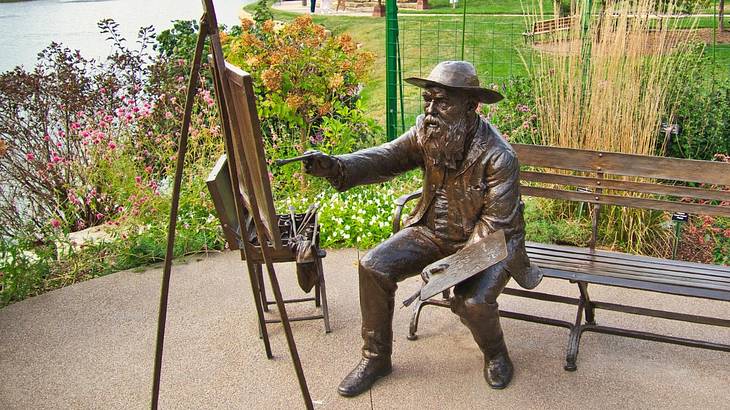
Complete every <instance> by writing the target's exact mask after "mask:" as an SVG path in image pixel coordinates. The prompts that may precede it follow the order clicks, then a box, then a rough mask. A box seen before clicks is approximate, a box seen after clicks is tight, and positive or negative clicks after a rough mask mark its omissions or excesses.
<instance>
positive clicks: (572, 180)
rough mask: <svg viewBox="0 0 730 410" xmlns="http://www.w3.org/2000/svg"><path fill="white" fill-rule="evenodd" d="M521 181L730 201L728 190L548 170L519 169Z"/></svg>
mask: <svg viewBox="0 0 730 410" xmlns="http://www.w3.org/2000/svg"><path fill="white" fill-rule="evenodd" d="M520 179H522V180H523V181H530V182H540V183H546V184H561V185H571V186H580V187H586V188H603V189H615V190H621V191H631V192H641V193H645V194H656V195H670V196H675V197H681V198H684V197H687V198H694V199H710V200H717V201H730V191H717V190H713V189H702V188H693V187H685V186H677V185H663V184H653V183H648V182H633V181H622V180H616V179H607V178H592V177H583V176H577V175H561V174H553V173H549V172H535V171H520Z"/></svg>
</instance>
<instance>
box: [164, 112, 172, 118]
mask: <svg viewBox="0 0 730 410" xmlns="http://www.w3.org/2000/svg"><path fill="white" fill-rule="evenodd" d="M165 118H167V119H168V120H169V119H170V118H172V113H171V112H170V111H168V112H166V113H165Z"/></svg>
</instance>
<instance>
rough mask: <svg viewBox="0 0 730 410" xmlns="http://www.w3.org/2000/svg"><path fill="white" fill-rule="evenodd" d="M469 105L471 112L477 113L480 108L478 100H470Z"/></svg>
mask: <svg viewBox="0 0 730 410" xmlns="http://www.w3.org/2000/svg"><path fill="white" fill-rule="evenodd" d="M467 104H468V105H467V108H468V109H469V111H476V110H477V108H479V100H478V99H476V98H470V99H469V102H468V103H467Z"/></svg>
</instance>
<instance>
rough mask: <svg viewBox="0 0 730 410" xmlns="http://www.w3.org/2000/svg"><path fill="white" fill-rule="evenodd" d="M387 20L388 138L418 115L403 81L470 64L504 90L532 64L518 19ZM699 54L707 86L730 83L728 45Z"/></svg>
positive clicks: (415, 95)
mask: <svg viewBox="0 0 730 410" xmlns="http://www.w3.org/2000/svg"><path fill="white" fill-rule="evenodd" d="M390 17H391V18H390V22H389V23H390V27H389V28H388V29H387V30H388V31H387V33H388V38H387V43H388V46H389V47H388V49H389V50H391V51H390V53H392V54H393V55H394V56H395V57H394V58H393V59H391V60H390V61H389V63H390V65H389V66H388V67H387V70H388V72H389V78H388V81H387V82H388V84H387V87H388V93H389V98H388V99H389V101H390V105H389V111H390V112H391V115H390V116H389V119H388V137H389V138H394V137H396V136H397V135H399V134H400V133H402V132H404V131H405V130H406V129H407V128H408V127H410V126H412V125H413V124H414V123H415V119H416V117H417V116H418V115H419V114H421V113H422V112H423V107H422V103H421V97H420V90H419V89H418V88H416V87H414V86H412V85H410V84H407V83H405V81H404V80H405V79H406V78H408V77H412V76H415V77H425V76H428V73H429V72H430V71H431V69H432V68H433V67H434V66H435V65H436V64H438V63H439V62H441V61H444V60H466V61H469V62H471V63H472V64H474V66H475V67H476V69H477V73H478V74H479V78H480V80H481V81H482V82H483V83H484V84H487V85H491V86H495V87H504V86H505V85H506V84H507V80H509V79H510V78H512V77H515V76H524V75H525V74H527V72H528V70H529V69H530V67H532V63H533V59H534V58H535V51H534V50H535V49H534V48H533V47H532V42H531V40H530V39H529V38H526V37H525V36H524V34H523V33H524V32H525V31H527V27H528V22H527V20H526V19H525V18H524V17H509V16H502V17H498V16H488V15H466V16H453V15H452V16H443V17H441V16H438V17H437V16H415V15H412V14H411V15H409V14H401V15H397V14H394V15H391V16H390ZM715 30H716V28H715ZM705 52H706V56H707V57H708V59H709V61H710V63H711V64H713V65H714V66H715V67H716V70H715V73H716V75H717V79H713V81H716V80H720V79H727V78H730V44H721V43H720V42H718V40H717V39H713V40H712V41H711V42H710V44H708V47H707V49H706V51H705Z"/></svg>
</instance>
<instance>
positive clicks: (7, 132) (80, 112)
mask: <svg viewBox="0 0 730 410" xmlns="http://www.w3.org/2000/svg"><path fill="white" fill-rule="evenodd" d="M112 30H113V28H112ZM149 34H150V33H149V31H147V30H145V31H142V32H141V36H142V37H141V38H140V41H141V43H142V44H143V46H144V44H146V43H147V42H148V41H149ZM127 52H129V51H127ZM121 61H122V59H121V58H119V57H118V55H116V54H115V55H114V56H113V58H112V57H110V60H109V62H108V65H106V66H97V65H95V63H94V62H93V61H91V60H87V59H85V58H83V57H82V56H81V55H80V54H79V53H78V52H72V51H71V50H69V49H68V48H64V47H62V46H61V45H59V44H55V43H54V44H51V45H50V46H49V47H48V48H46V49H45V50H44V51H43V52H41V54H40V61H39V63H38V65H37V66H36V68H35V70H34V71H32V72H27V71H25V70H23V69H22V68H16V69H15V70H13V71H9V72H6V73H3V74H2V75H0V140H2V141H3V146H4V147H5V149H3V150H2V152H0V172H2V174H3V176H4V178H3V181H2V184H1V185H0V234H4V235H12V234H13V233H18V232H25V233H29V234H31V236H33V237H36V238H38V237H39V236H40V234H41V233H42V232H44V231H47V229H48V228H58V227H61V226H68V227H69V228H70V229H81V228H83V227H84V226H89V225H95V224H98V223H100V222H101V221H103V220H105V219H106V217H107V216H108V214H109V213H113V212H115V209H116V207H117V206H118V198H117V197H115V195H114V194H113V192H112V191H111V190H110V189H109V184H107V183H106V180H105V177H108V176H113V175H114V174H116V172H112V173H111V174H107V171H109V170H110V169H111V168H117V167H124V166H125V164H122V163H119V159H120V158H119V151H120V149H121V146H120V141H122V140H124V139H127V138H129V130H130V129H131V128H133V123H134V122H135V121H137V120H138V119H139V118H141V117H145V116H147V115H149V110H150V109H151V106H150V105H149V103H145V102H143V101H142V100H139V99H136V96H138V95H139V94H140V87H139V84H138V83H137V80H138V77H137V75H138V73H139V71H141V68H140V66H138V64H141V60H140V59H133V58H130V59H127V60H125V61H126V63H125V64H126V65H120V64H122V63H121ZM125 78H126V79H127V81H128V82H124V83H123V82H121V80H122V79H125ZM120 97H121V98H120ZM97 166H98V167H99V169H98V170H97V169H96V167H97Z"/></svg>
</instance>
